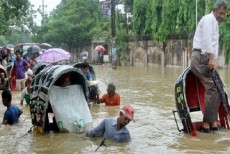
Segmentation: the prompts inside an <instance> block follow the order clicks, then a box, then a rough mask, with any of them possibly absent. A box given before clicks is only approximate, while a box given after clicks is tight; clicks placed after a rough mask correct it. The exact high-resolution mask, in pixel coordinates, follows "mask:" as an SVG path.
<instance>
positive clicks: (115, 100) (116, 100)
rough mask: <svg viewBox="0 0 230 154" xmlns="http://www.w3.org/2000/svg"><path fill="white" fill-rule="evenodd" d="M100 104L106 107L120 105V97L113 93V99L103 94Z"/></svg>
mask: <svg viewBox="0 0 230 154" xmlns="http://www.w3.org/2000/svg"><path fill="white" fill-rule="evenodd" d="M101 102H103V103H105V105H107V106H115V105H120V95H119V94H117V93H115V94H114V95H113V97H109V95H108V94H104V95H103V96H102V98H101Z"/></svg>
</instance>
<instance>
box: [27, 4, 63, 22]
mask: <svg viewBox="0 0 230 154" xmlns="http://www.w3.org/2000/svg"><path fill="white" fill-rule="evenodd" d="M30 2H31V4H33V5H34V10H37V9H38V8H39V7H41V6H42V2H44V5H45V8H44V11H45V13H48V14H49V13H50V12H51V11H52V10H53V9H55V8H56V6H57V5H58V4H60V2H61V0H30ZM35 21H36V23H37V24H40V22H41V16H40V15H38V17H37V18H36V19H35Z"/></svg>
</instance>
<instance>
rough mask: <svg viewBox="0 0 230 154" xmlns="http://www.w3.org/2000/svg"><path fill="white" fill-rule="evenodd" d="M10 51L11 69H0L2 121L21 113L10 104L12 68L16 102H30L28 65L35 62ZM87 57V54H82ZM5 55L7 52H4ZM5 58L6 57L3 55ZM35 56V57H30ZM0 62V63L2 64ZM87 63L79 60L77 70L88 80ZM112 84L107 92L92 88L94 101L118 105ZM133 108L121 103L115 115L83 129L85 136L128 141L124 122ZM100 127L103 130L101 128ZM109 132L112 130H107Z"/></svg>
mask: <svg viewBox="0 0 230 154" xmlns="http://www.w3.org/2000/svg"><path fill="white" fill-rule="evenodd" d="M9 53H10V54H12V55H14V56H12V57H14V59H11V60H10V61H9V60H7V62H6V63H9V62H10V63H11V69H10V70H9V71H8V72H7V71H6V70H1V72H0V90H2V102H3V105H4V106H6V108H7V110H6V111H5V113H4V117H3V121H2V124H9V125H14V124H17V123H18V120H19V117H20V115H21V114H22V113H23V112H22V110H20V109H19V108H18V107H17V106H16V105H13V103H12V102H11V100H12V93H11V90H12V89H11V87H12V78H13V77H14V74H13V72H15V77H16V89H15V90H17V91H20V92H21V99H20V105H23V104H24V101H25V102H26V104H27V105H29V104H30V91H31V90H30V88H31V82H32V80H33V78H34V76H35V75H34V73H33V71H32V67H33V66H34V64H35V63H36V62H33V63H31V61H30V60H29V61H28V60H27V59H24V58H23V57H22V52H21V51H19V50H16V51H15V52H14V53H11V52H9ZM84 56H86V57H87V55H84ZM6 57H9V54H8V56H6ZM7 59H9V58H7ZM34 59H35V58H34ZM2 65H3V64H2ZM89 67H90V65H89V64H88V63H87V62H86V61H84V62H82V63H81V65H80V68H79V70H80V71H81V72H82V74H84V75H85V78H86V79H87V80H88V81H92V80H93V77H92V75H91V73H90V71H89ZM60 82H61V83H60V86H62V87H65V86H68V85H70V84H71V76H70V75H68V74H67V75H65V76H64V77H63V78H62V79H61V80H60ZM115 90H116V86H115V85H114V84H113V83H110V84H108V87H107V93H106V94H103V95H102V96H101V97H100V96H99V91H96V93H97V95H98V97H97V98H98V99H97V100H96V103H97V104H100V103H104V104H105V105H106V106H117V105H118V106H119V105H120V95H119V94H118V93H116V92H115ZM133 117H134V110H133V108H132V106H130V105H128V106H127V105H126V106H124V107H123V108H122V109H121V110H120V113H119V117H118V118H115V119H112V118H108V119H105V120H103V121H102V122H101V124H100V125H99V126H98V127H96V128H93V129H92V130H90V131H89V132H86V136H88V137H96V136H101V137H104V138H109V139H112V140H115V141H118V142H122V141H130V140H131V138H130V134H129V131H128V129H127V128H126V125H127V124H128V123H129V122H130V121H131V120H133ZM103 131H104V132H103ZM111 132H112V134H111Z"/></svg>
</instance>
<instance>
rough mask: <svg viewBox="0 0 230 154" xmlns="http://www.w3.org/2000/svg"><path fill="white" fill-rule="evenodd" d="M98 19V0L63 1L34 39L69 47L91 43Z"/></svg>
mask: <svg viewBox="0 0 230 154" xmlns="http://www.w3.org/2000/svg"><path fill="white" fill-rule="evenodd" d="M98 20H99V5H98V1H97V0H84V1H82V0H68V1H62V2H61V4H60V5H59V6H58V7H57V9H56V10H55V11H53V12H52V14H51V16H50V17H49V19H48V21H47V22H45V23H44V24H43V25H42V26H41V27H40V30H39V31H38V33H37V36H36V37H35V38H34V39H35V40H37V41H38V42H40V41H43V42H50V43H52V44H53V45H55V46H63V47H68V48H73V47H79V46H83V45H86V44H90V43H91V40H92V38H93V33H92V29H94V27H95V26H96V23H97V21H98Z"/></svg>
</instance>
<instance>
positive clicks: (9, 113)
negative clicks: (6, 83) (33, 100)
mask: <svg viewBox="0 0 230 154" xmlns="http://www.w3.org/2000/svg"><path fill="white" fill-rule="evenodd" d="M11 100H12V95H11V92H10V91H9V90H3V91H2V103H3V105H4V106H6V107H7V110H6V111H5V113H4V117H3V121H2V124H3V125H5V124H9V125H14V124H16V123H18V119H19V117H20V115H21V114H22V113H23V112H22V110H20V109H19V108H18V107H17V106H15V105H13V104H12V103H11Z"/></svg>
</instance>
